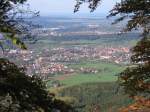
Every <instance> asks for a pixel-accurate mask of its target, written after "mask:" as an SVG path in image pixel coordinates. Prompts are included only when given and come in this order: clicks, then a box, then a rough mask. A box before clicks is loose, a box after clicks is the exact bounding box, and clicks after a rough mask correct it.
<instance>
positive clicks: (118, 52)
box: [1, 46, 130, 76]
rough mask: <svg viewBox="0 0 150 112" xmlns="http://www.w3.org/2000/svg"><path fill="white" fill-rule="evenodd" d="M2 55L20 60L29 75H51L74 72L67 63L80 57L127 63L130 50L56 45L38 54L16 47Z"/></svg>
mask: <svg viewBox="0 0 150 112" xmlns="http://www.w3.org/2000/svg"><path fill="white" fill-rule="evenodd" d="M1 55H3V54H1ZM4 55H5V56H6V57H8V58H9V59H11V60H13V61H19V63H20V61H21V64H22V65H21V66H23V67H25V68H26V69H27V70H26V71H27V73H28V74H30V75H33V74H34V73H36V74H44V75H45V76H47V75H50V76H53V75H55V74H68V73H73V72H75V70H74V69H72V68H70V67H68V66H67V64H71V63H78V62H80V61H81V60H82V59H84V60H87V59H90V60H92V59H97V60H108V61H111V62H114V63H117V64H120V63H128V62H129V58H130V51H129V48H126V47H116V48H114V47H100V46H97V47H89V46H79V47H71V48H64V47H58V48H53V49H51V50H50V49H45V50H43V51H41V52H40V53H39V54H38V55H35V53H34V51H30V50H19V49H16V50H9V51H8V52H7V53H6V54H4ZM66 63H67V64H66ZM80 71H81V72H84V73H93V74H96V73H97V72H98V70H96V69H93V68H82V67H81V68H80Z"/></svg>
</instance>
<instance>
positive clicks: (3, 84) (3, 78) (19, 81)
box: [0, 59, 71, 112]
mask: <svg viewBox="0 0 150 112" xmlns="http://www.w3.org/2000/svg"><path fill="white" fill-rule="evenodd" d="M0 73H1V74H0V110H1V112H53V111H56V110H60V111H61V112H68V111H71V107H70V106H68V105H67V104H65V103H64V102H63V101H60V100H57V99H55V97H54V95H53V94H50V93H49V92H47V91H46V90H45V89H46V88H45V84H44V83H43V82H42V81H41V79H39V78H38V77H36V76H32V77H29V76H27V75H25V73H24V70H23V69H22V68H18V67H17V66H16V65H15V64H13V63H10V62H9V61H8V60H5V59H0Z"/></svg>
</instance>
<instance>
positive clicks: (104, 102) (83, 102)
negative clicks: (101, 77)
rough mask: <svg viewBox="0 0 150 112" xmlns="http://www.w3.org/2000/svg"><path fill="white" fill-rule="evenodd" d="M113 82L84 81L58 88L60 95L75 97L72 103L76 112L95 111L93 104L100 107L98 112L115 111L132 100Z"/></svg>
mask: <svg viewBox="0 0 150 112" xmlns="http://www.w3.org/2000/svg"><path fill="white" fill-rule="evenodd" d="M117 87H118V85H117V84H115V83H86V84H82V85H76V86H72V87H66V88H62V89H61V90H58V95H59V96H61V97H66V96H67V97H70V98H74V99H76V100H75V101H74V103H73V104H72V105H73V107H74V108H75V109H76V110H77V111H78V112H96V111H94V110H93V108H94V107H95V106H99V107H100V111H98V112H109V111H110V112H117V110H118V108H120V107H122V106H126V105H128V104H130V103H132V100H131V99H129V98H128V96H126V95H124V94H123V92H121V91H119V92H117Z"/></svg>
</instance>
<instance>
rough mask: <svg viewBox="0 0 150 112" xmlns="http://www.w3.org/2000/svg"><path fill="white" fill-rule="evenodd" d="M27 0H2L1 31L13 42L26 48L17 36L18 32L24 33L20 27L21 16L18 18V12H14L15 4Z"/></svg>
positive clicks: (0, 3)
mask: <svg viewBox="0 0 150 112" xmlns="http://www.w3.org/2000/svg"><path fill="white" fill-rule="evenodd" d="M26 1H27V0H1V1H0V33H1V34H3V35H5V36H4V37H5V38H7V39H10V40H11V41H12V42H13V44H15V45H17V46H19V47H20V48H22V49H26V46H25V44H24V43H23V42H22V41H21V40H20V39H19V38H17V37H16V34H20V33H22V31H21V29H20V28H19V26H18V24H19V21H21V20H19V18H18V19H16V14H17V12H13V11H12V10H13V9H14V6H15V5H17V4H23V3H24V2H26Z"/></svg>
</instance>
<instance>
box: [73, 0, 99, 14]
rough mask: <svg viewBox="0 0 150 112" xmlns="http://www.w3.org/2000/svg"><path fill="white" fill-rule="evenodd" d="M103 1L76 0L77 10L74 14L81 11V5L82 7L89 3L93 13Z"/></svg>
mask: <svg viewBox="0 0 150 112" xmlns="http://www.w3.org/2000/svg"><path fill="white" fill-rule="evenodd" d="M100 1H101V0H76V2H77V3H76V5H75V9H74V12H77V11H79V8H80V5H82V4H83V3H86V2H87V3H89V8H90V9H91V12H93V11H94V10H95V9H96V8H97V6H98V5H99V3H100Z"/></svg>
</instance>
